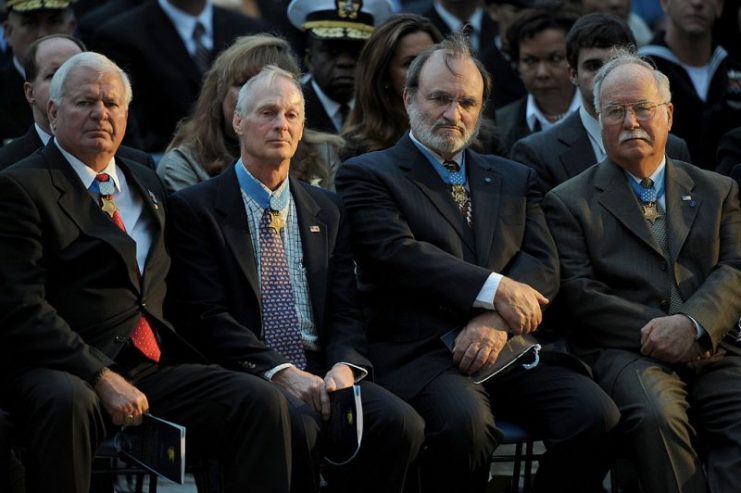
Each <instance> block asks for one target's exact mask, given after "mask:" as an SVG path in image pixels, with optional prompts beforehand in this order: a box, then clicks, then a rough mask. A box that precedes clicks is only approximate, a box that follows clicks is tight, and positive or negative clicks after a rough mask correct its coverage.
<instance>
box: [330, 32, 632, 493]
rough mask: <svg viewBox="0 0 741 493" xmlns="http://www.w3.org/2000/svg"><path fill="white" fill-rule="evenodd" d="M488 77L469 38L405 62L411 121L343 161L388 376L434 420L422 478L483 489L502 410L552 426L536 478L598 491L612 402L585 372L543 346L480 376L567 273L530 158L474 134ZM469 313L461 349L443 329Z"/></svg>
mask: <svg viewBox="0 0 741 493" xmlns="http://www.w3.org/2000/svg"><path fill="white" fill-rule="evenodd" d="M490 84H491V82H490V78H489V75H488V74H487V73H486V71H485V70H484V68H483V65H481V63H480V62H479V61H478V60H476V59H474V58H473V57H472V56H471V52H470V50H469V48H468V45H467V43H466V41H465V39H464V38H462V37H460V36H459V37H457V38H455V39H453V40H446V41H444V42H443V43H442V44H440V45H436V46H435V47H433V48H431V49H429V50H427V51H425V52H423V53H421V54H420V55H419V56H418V57H417V58H416V59H415V60H414V62H413V63H412V65H411V66H410V68H409V72H408V74H407V82H406V89H405V92H404V101H405V104H406V109H407V113H408V114H409V121H410V128H411V131H410V133H409V134H407V135H405V136H404V137H402V138H401V139H400V140H399V142H398V143H397V144H396V145H395V146H394V147H391V148H389V149H386V150H383V151H380V152H372V153H368V154H364V155H361V156H358V157H355V158H353V159H350V160H349V161H347V162H346V163H344V164H343V165H342V166H341V167H340V169H339V173H338V175H337V189H338V190H339V191H340V195H341V196H342V197H343V199H344V201H345V204H346V206H347V208H348V211H349V214H350V222H351V224H352V227H353V243H354V246H355V253H356V260H357V262H358V274H359V285H360V288H361V293H362V295H363V296H364V301H365V302H366V303H367V314H366V318H367V319H368V321H369V328H368V334H369V342H370V356H371V361H373V364H374V366H375V368H376V372H377V376H378V377H377V379H378V382H379V383H381V384H382V385H384V386H385V387H387V388H389V389H390V390H391V391H393V392H394V393H396V394H397V395H399V396H400V397H402V398H404V399H405V400H407V401H408V402H409V403H410V404H412V406H414V408H415V409H416V410H417V412H418V413H419V414H420V415H422V417H423V418H424V420H425V435H426V440H427V441H426V446H427V448H426V450H425V451H423V452H422V453H421V454H420V461H421V466H422V474H421V477H422V483H423V484H422V486H423V490H424V491H425V492H438V491H439V492H446V493H451V492H466V493H476V492H482V491H484V489H485V488H486V482H487V479H488V477H489V462H490V459H491V454H492V451H493V450H494V448H495V447H496V445H497V441H498V440H499V439H500V438H501V433H500V432H499V430H498V429H497V427H496V425H495V422H494V415H495V414H496V415H498V416H499V415H502V416H507V417H508V418H509V419H512V420H514V421H517V422H518V423H520V424H522V426H524V427H526V428H527V429H528V430H531V431H532V432H533V433H535V434H536V435H537V436H541V437H544V439H546V440H548V442H549V448H548V452H547V453H546V456H545V457H544V458H543V459H542V460H541V462H540V466H539V469H538V474H537V476H536V478H535V487H534V491H549V492H556V491H558V492H561V491H563V492H567V491H568V492H575V491H583V492H587V491H598V490H597V488H599V485H600V483H601V480H602V477H603V476H604V474H605V471H606V468H607V467H608V455H609V453H610V452H609V450H610V448H611V447H610V446H609V444H608V443H607V442H608V441H609V440H608V439H607V437H606V433H607V432H608V431H609V430H610V429H611V428H612V427H613V426H614V425H615V424H616V423H617V421H618V413H617V409H616V408H615V405H614V404H613V403H612V401H611V400H610V399H609V398H608V397H607V395H606V394H605V393H604V392H603V391H601V390H600V389H599V387H598V386H597V385H596V384H595V383H594V382H592V381H591V380H590V379H589V378H588V377H587V376H585V375H583V374H579V373H577V372H575V371H572V370H570V369H567V368H565V367H562V366H558V365H556V364H551V363H547V362H544V363H542V364H540V365H539V366H538V367H536V368H535V369H533V370H525V369H524V368H522V367H521V366H520V367H517V368H515V369H513V370H512V371H511V372H509V373H507V374H506V375H503V376H499V377H497V378H495V379H492V380H489V381H487V382H486V384H484V385H477V384H475V383H474V382H473V380H472V379H471V378H469V376H468V375H470V374H472V373H474V372H476V371H477V370H478V369H480V368H483V367H487V366H490V365H492V364H493V363H494V362H495V361H496V359H497V356H498V354H499V352H500V350H501V349H502V347H503V345H504V344H505V343H506V341H507V337H508V334H510V333H513V334H520V333H529V332H532V331H533V330H535V329H536V328H537V327H538V324H539V323H540V321H541V318H542V314H541V305H545V304H547V303H548V298H550V297H552V296H554V295H555V294H556V291H557V289H558V257H557V254H556V248H555V245H554V243H553V239H552V238H551V236H550V233H549V232H548V228H547V226H546V223H545V218H544V217H543V213H542V211H541V210H540V205H539V195H538V192H537V189H536V184H535V176H534V175H535V173H534V172H533V171H532V170H530V169H528V168H527V167H525V166H522V165H520V164H517V163H514V162H512V161H509V160H506V159H502V158H498V157H494V156H482V155H479V154H477V153H475V152H473V151H471V150H470V149H468V146H469V145H470V142H471V140H472V139H473V138H474V137H475V135H476V130H477V128H478V124H479V121H480V117H481V111H482V106H483V102H484V101H485V100H486V98H487V96H488V93H489V90H490V87H491V85H490ZM456 328H459V329H462V331H461V332H460V334H459V335H458V336H457V338H456V339H455V346H454V351H453V352H452V353H451V352H450V351H449V350H448V349H447V348H446V347H445V345H444V344H443V342H442V341H441V339H440V337H441V336H442V335H444V334H445V333H447V332H449V331H451V330H453V329H456Z"/></svg>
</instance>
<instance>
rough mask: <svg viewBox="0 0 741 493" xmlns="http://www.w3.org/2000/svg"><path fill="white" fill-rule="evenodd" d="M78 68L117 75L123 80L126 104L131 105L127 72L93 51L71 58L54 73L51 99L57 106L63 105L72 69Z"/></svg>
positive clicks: (50, 86) (50, 87)
mask: <svg viewBox="0 0 741 493" xmlns="http://www.w3.org/2000/svg"><path fill="white" fill-rule="evenodd" d="M76 67H86V68H90V69H93V70H95V71H97V72H103V73H115V74H116V75H118V77H119V78H120V79H121V83H122V84H123V86H124V102H125V103H126V106H128V105H129V103H131V98H132V93H131V82H130V81H129V76H128V75H126V72H124V71H123V70H122V69H121V67H119V66H118V65H116V64H115V63H114V62H113V61H112V60H111V59H110V58H108V57H106V56H105V55H101V54H100V53H95V52H93V51H84V52H82V53H78V54H76V55H74V56H72V57H70V58H69V59H68V60H67V61H66V62H64V63H63V64H62V66H61V67H59V69H58V70H57V71H56V73H54V77H52V79H51V84H50V85H49V99H50V100H52V101H54V103H55V104H57V105H59V104H61V102H62V98H64V95H65V90H66V82H67V78H68V76H69V74H70V72H72V69H74V68H76Z"/></svg>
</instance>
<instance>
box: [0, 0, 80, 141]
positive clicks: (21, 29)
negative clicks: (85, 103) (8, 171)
mask: <svg viewBox="0 0 741 493" xmlns="http://www.w3.org/2000/svg"><path fill="white" fill-rule="evenodd" d="M70 3H71V2H69V1H67V0H8V1H7V2H5V10H6V11H7V16H8V17H7V19H6V20H5V22H4V23H3V27H4V29H5V31H4V33H3V34H4V35H5V39H6V40H7V41H8V46H10V47H11V48H12V50H13V56H12V58H11V59H10V61H9V63H6V64H5V65H4V66H3V67H0V146H2V145H4V144H7V143H8V142H10V141H12V140H13V139H15V138H17V137H20V136H21V135H23V132H25V131H26V129H27V128H28V126H29V125H30V124H31V123H32V122H33V119H32V115H31V110H30V109H29V107H28V104H27V103H26V98H25V97H24V96H23V81H24V79H25V74H24V73H23V72H24V71H23V64H24V61H25V59H26V53H27V52H28V48H29V46H31V43H33V42H34V41H36V40H37V39H40V38H43V37H44V36H47V35H49V34H54V33H64V34H70V35H71V34H72V33H73V32H74V31H75V16H74V14H73V12H72V8H71V7H70V5H69V4H70Z"/></svg>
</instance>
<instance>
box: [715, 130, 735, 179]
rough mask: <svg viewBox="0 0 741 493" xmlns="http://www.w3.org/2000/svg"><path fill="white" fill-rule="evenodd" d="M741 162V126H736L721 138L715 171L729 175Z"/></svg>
mask: <svg viewBox="0 0 741 493" xmlns="http://www.w3.org/2000/svg"><path fill="white" fill-rule="evenodd" d="M740 163H741V127H738V128H734V129H733V130H731V131H730V132H728V133H726V134H725V135H724V136H723V137H721V138H720V143H719V144H718V166H717V167H716V168H715V171H717V172H718V173H721V174H724V175H728V174H730V173H731V170H732V169H733V168H734V166H736V165H737V164H740Z"/></svg>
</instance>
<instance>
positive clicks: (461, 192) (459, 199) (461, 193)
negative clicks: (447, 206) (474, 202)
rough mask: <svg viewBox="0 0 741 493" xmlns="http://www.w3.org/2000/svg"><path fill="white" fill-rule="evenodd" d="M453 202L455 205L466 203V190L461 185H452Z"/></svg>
mask: <svg viewBox="0 0 741 493" xmlns="http://www.w3.org/2000/svg"><path fill="white" fill-rule="evenodd" d="M451 188H452V191H453V200H454V201H455V203H456V204H463V203H465V202H466V189H465V188H464V187H463V185H452V187H451Z"/></svg>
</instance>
